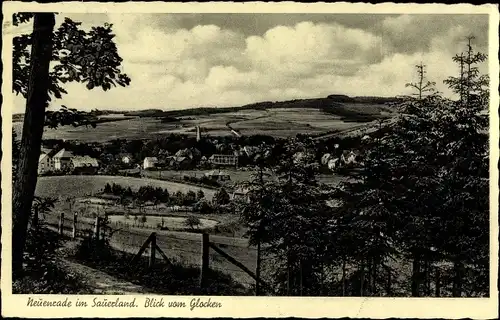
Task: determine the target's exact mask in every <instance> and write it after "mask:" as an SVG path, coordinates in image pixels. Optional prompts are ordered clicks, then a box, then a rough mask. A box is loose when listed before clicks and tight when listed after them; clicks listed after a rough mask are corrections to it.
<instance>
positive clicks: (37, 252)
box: [12, 226, 90, 294]
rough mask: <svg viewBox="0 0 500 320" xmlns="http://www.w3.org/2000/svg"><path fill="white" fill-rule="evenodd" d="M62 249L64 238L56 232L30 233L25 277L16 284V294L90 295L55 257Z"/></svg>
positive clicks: (27, 243) (42, 228)
mask: <svg viewBox="0 0 500 320" xmlns="http://www.w3.org/2000/svg"><path fill="white" fill-rule="evenodd" d="M60 246H61V244H60V238H59V236H58V235H57V234H56V233H55V232H53V231H50V230H48V229H45V228H44V227H43V226H39V227H38V228H36V229H30V230H29V232H28V238H27V242H26V250H25V253H24V255H25V259H24V263H25V268H24V275H23V277H22V278H20V279H18V280H16V281H14V282H13V284H12V285H13V286H12V290H13V293H16V294H76V293H90V292H89V290H88V288H87V287H86V286H85V285H84V284H83V282H82V280H81V279H80V278H78V277H77V276H76V275H74V274H71V273H68V272H67V271H66V270H64V268H62V267H61V265H60V262H59V261H58V259H57V257H56V254H55V253H56V251H57V250H58V249H59V248H60Z"/></svg>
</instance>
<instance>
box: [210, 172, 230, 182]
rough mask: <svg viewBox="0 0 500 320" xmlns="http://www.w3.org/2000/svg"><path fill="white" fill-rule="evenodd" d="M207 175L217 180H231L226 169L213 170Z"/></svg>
mask: <svg viewBox="0 0 500 320" xmlns="http://www.w3.org/2000/svg"><path fill="white" fill-rule="evenodd" d="M205 177H207V178H210V179H212V180H216V181H227V180H231V176H230V175H229V174H227V173H225V172H224V171H220V170H212V171H209V172H207V173H205Z"/></svg>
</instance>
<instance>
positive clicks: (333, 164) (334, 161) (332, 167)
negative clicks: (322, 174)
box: [327, 158, 340, 171]
mask: <svg viewBox="0 0 500 320" xmlns="http://www.w3.org/2000/svg"><path fill="white" fill-rule="evenodd" d="M339 164H340V160H339V159H338V158H335V159H331V160H329V161H328V164H327V165H328V169H330V170H331V171H334V170H335V169H336V168H337V167H338V166H339Z"/></svg>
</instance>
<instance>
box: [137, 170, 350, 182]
mask: <svg viewBox="0 0 500 320" xmlns="http://www.w3.org/2000/svg"><path fill="white" fill-rule="evenodd" d="M221 170H222V171H224V172H226V173H227V174H229V176H230V177H231V180H229V181H227V182H222V184H227V185H233V184H235V183H241V182H244V181H249V180H251V179H252V174H253V173H254V171H246V170H236V169H234V168H224V169H221ZM208 171H210V170H181V171H176V170H158V171H145V172H144V173H145V175H147V176H148V177H150V178H164V179H165V178H173V179H182V178H183V177H184V176H191V177H197V178H201V177H202V176H203V175H204V174H205V173H206V172H208ZM317 178H318V181H320V182H321V183H325V184H331V185H336V184H338V183H339V182H340V181H343V180H344V177H342V176H339V175H337V174H333V173H332V174H319V175H318V177H317Z"/></svg>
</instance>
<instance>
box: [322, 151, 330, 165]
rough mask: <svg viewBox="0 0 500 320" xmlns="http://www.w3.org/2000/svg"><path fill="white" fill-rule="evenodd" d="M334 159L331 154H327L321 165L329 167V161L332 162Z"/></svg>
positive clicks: (323, 157)
mask: <svg viewBox="0 0 500 320" xmlns="http://www.w3.org/2000/svg"><path fill="white" fill-rule="evenodd" d="M331 158H332V155H331V154H329V153H325V154H324V155H323V156H322V157H321V164H322V165H324V166H326V165H328V161H330V159H331Z"/></svg>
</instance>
